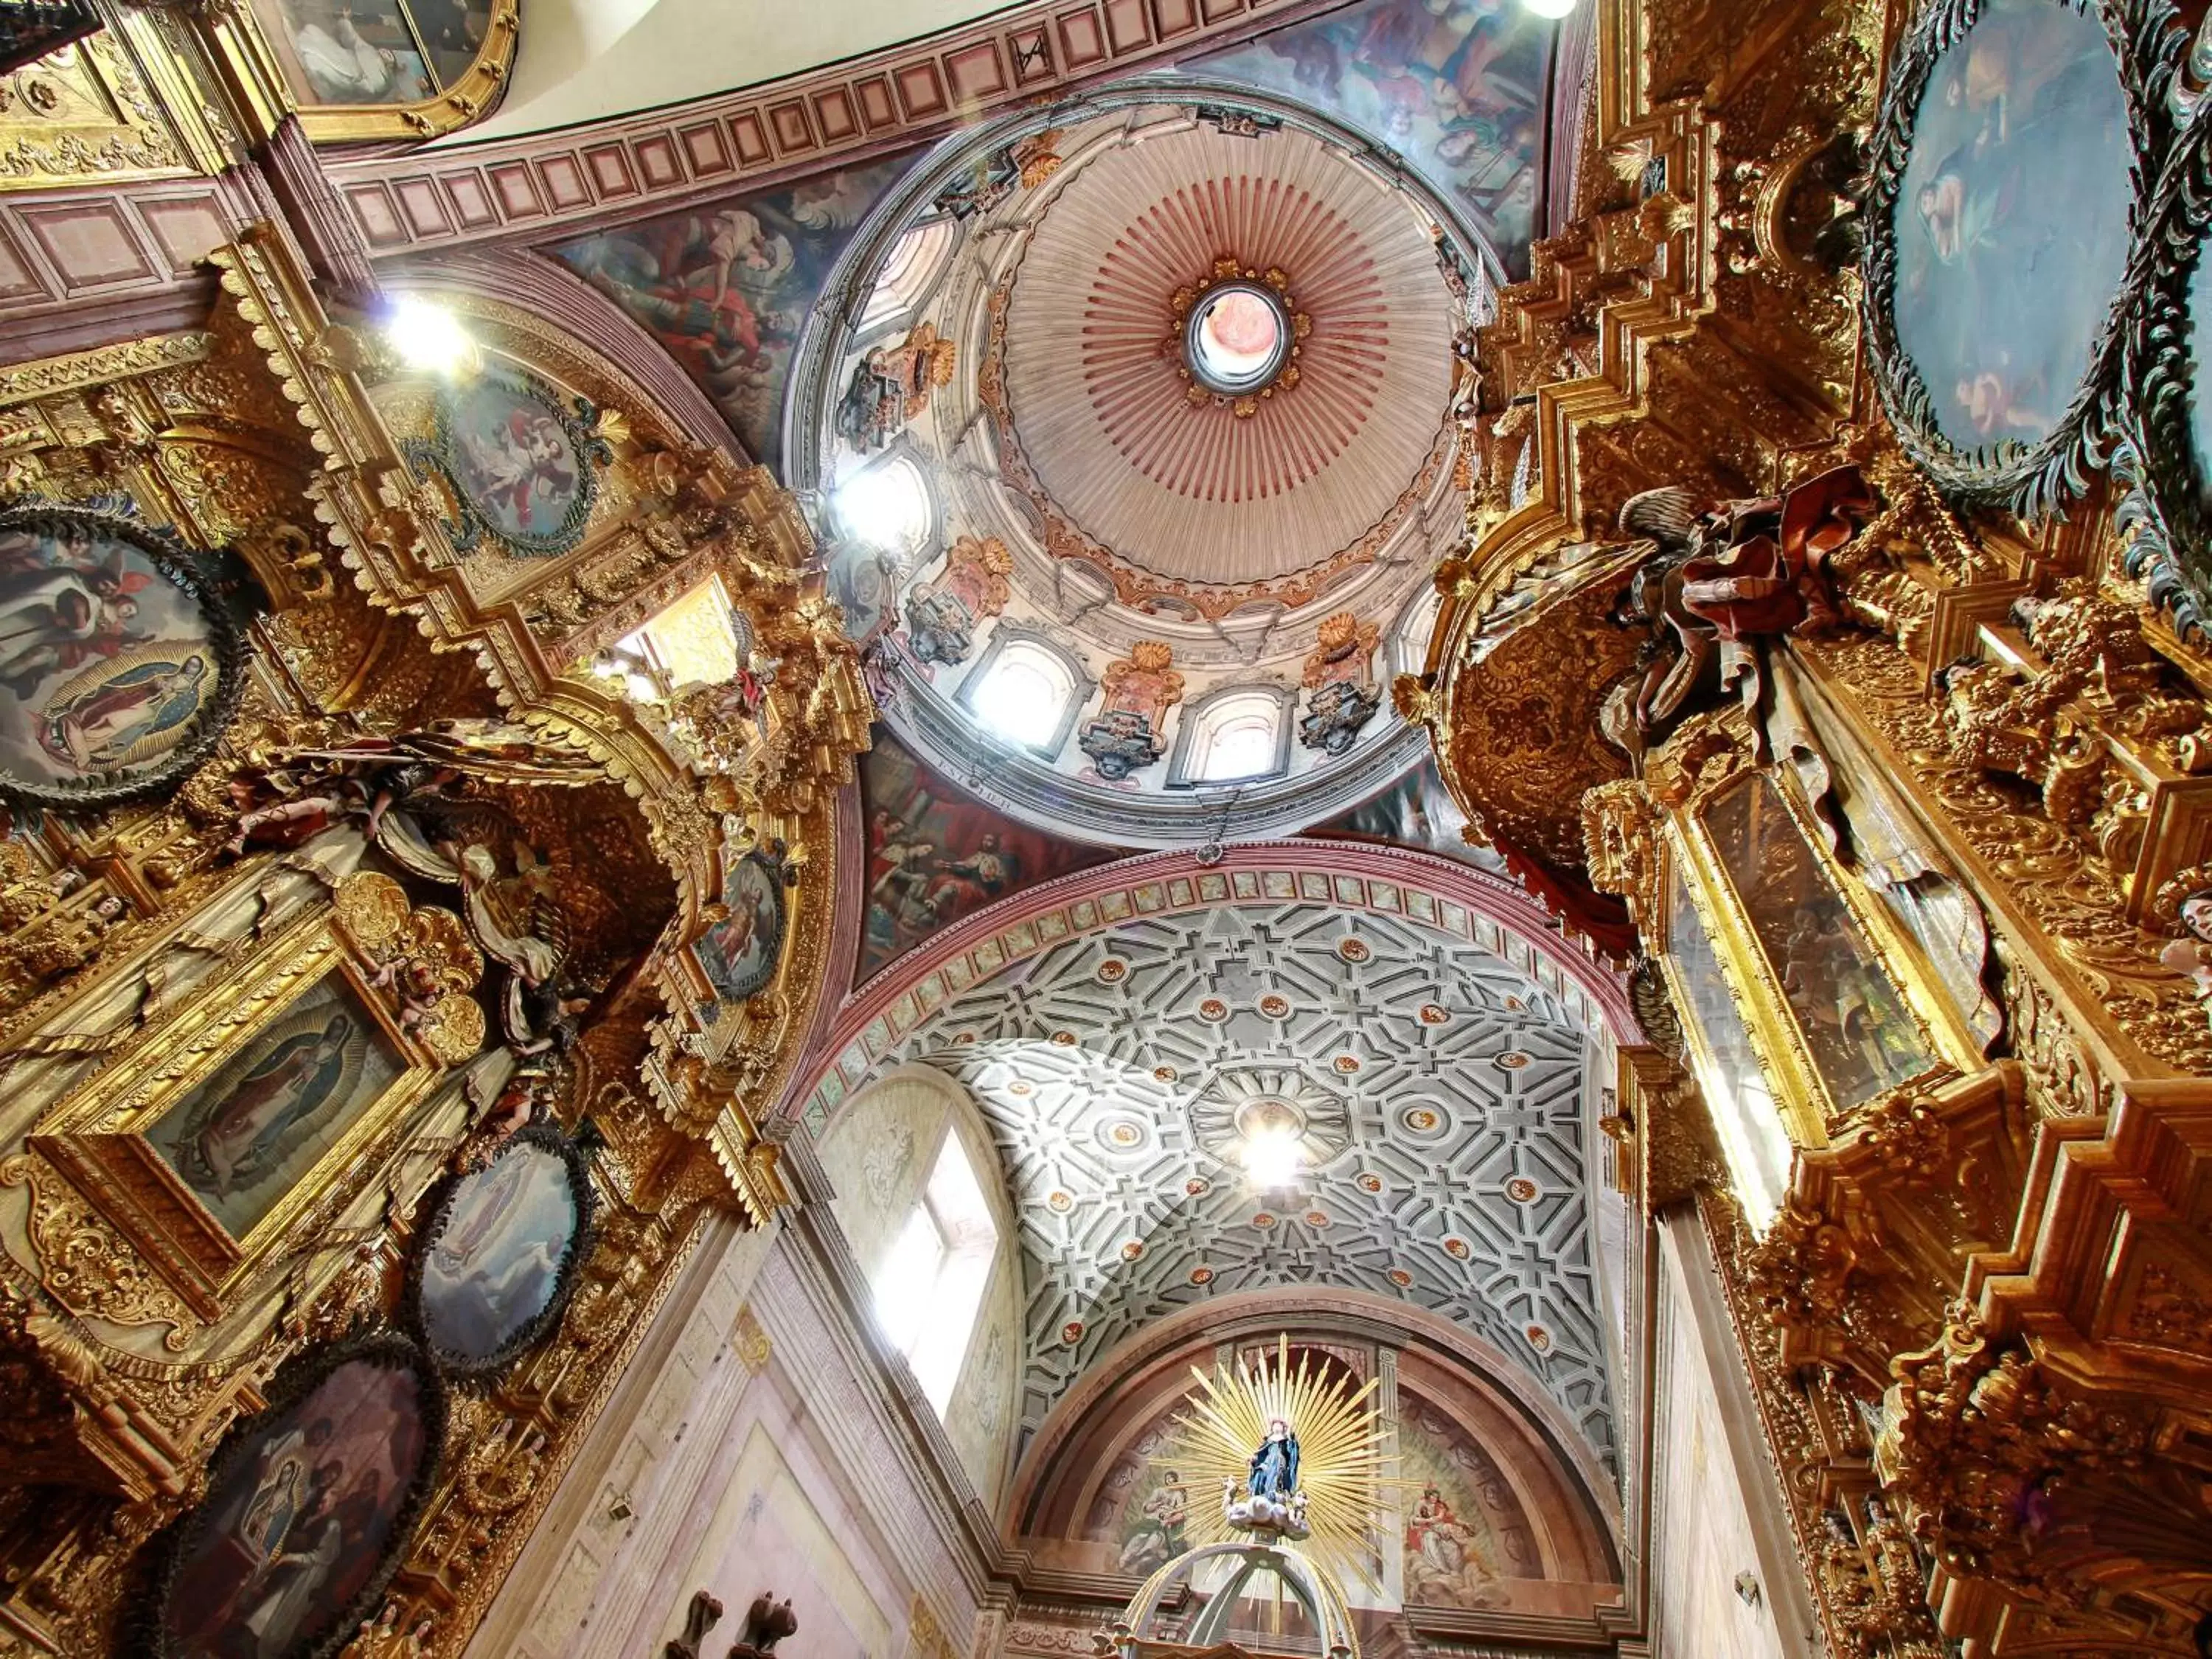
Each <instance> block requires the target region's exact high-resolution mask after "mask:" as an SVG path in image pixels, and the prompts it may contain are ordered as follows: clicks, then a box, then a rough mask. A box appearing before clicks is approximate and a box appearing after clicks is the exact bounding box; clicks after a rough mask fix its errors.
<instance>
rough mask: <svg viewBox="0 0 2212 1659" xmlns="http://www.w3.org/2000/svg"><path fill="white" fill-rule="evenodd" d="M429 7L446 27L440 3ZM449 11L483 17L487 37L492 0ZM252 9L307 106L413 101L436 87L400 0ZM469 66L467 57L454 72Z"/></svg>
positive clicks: (318, 1) (260, 2) (299, 0)
mask: <svg viewBox="0 0 2212 1659" xmlns="http://www.w3.org/2000/svg"><path fill="white" fill-rule="evenodd" d="M431 9H432V10H433V11H440V22H441V25H442V24H444V22H445V21H446V20H445V18H444V16H443V13H442V11H441V10H440V8H438V7H436V6H433V7H432V8H431ZM445 9H447V10H453V11H463V12H475V13H478V14H480V15H478V16H477V19H476V28H477V40H482V39H483V27H484V25H485V23H486V22H487V21H489V18H490V15H491V7H490V4H489V0H475V3H473V4H471V5H469V6H467V7H465V8H464V7H461V6H458V5H452V4H450V3H449V4H448V5H447V7H446V8H445ZM253 11H254V16H255V18H256V20H257V21H259V23H260V25H261V27H262V32H263V33H264V34H266V35H267V36H268V37H269V40H270V45H271V46H273V47H274V48H275V50H276V56H277V60H278V62H279V63H281V64H283V69H284V79H285V81H286V82H287V83H288V84H289V86H290V88H291V89H292V95H293V96H294V97H295V98H296V99H298V100H300V101H301V103H303V104H412V103H416V102H418V101H420V100H422V99H425V98H428V97H429V96H430V95H431V94H433V93H435V91H436V90H437V89H438V83H437V81H436V79H435V77H434V76H432V74H431V72H430V68H429V65H428V64H426V63H425V62H424V61H423V58H422V49H421V47H420V46H419V45H418V44H417V42H416V35H415V31H414V30H413V29H411V28H410V27H409V26H408V21H407V18H406V17H405V15H404V14H403V13H402V11H401V9H400V0H254V5H253ZM465 28H466V24H465V22H464V25H463V34H462V36H460V37H459V38H463V39H465ZM441 38H442V37H441ZM474 55H475V53H474V52H473V51H471V52H470V53H469V56H470V57H473V56H474ZM467 67H468V59H467V58H463V59H462V60H461V62H460V67H459V70H455V71H453V73H454V74H455V75H456V76H458V75H459V73H460V72H461V71H463V70H466V69H467Z"/></svg>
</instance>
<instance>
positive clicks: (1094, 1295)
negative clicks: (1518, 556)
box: [878, 902, 1613, 1456]
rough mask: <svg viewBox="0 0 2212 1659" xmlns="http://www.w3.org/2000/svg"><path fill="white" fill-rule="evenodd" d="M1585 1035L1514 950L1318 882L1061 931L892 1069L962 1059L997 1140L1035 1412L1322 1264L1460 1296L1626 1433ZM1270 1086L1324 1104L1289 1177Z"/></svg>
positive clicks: (902, 1051)
mask: <svg viewBox="0 0 2212 1659" xmlns="http://www.w3.org/2000/svg"><path fill="white" fill-rule="evenodd" d="M1583 1059H1584V1039H1583V1036H1582V1034H1581V1033H1580V1032H1579V1031H1578V1030H1577V1029H1576V1028H1575V1027H1574V1026H1573V1025H1572V1024H1570V1023H1569V1017H1568V1015H1567V1012H1566V1011H1565V1008H1564V1007H1563V1006H1561V1004H1560V1003H1559V1000H1557V999H1556V998H1554V997H1553V996H1552V995H1551V994H1548V993H1547V992H1546V991H1544V990H1543V989H1541V987H1538V986H1536V985H1535V984H1534V982H1532V981H1530V980H1528V978H1527V977H1526V976H1525V975H1522V973H1520V972H1519V971H1517V970H1516V969H1515V968H1513V967H1512V966H1510V964H1508V963H1505V962H1504V961H1502V960H1500V959H1499V958H1498V957H1494V956H1492V955H1490V954H1488V953H1487V952H1486V951H1480V950H1475V949H1470V948H1469V947H1468V944H1467V943H1466V941H1465V940H1464V939H1454V938H1453V937H1451V936H1450V935H1449V934H1447V933H1443V932H1441V931H1438V930H1435V929H1431V928H1430V927H1425V926H1423V925H1420V924H1418V923H1415V922H1413V921H1408V920H1405V919H1401V918H1398V917H1392V916H1384V915H1353V914H1350V913H1347V912H1345V911H1342V910H1339V909H1336V908H1333V907H1329V906H1327V905H1321V904H1312V903H1301V902H1284V903H1257V904H1245V905H1234V904H1231V905H1222V906H1218V907H1214V908H1202V909H1197V910H1191V911H1186V912H1182V913H1180V914H1177V915H1157V916H1152V917H1147V918H1144V919H1141V920H1137V921H1130V922H1127V923H1125V924H1122V925H1121V926H1118V927H1112V928H1109V929H1105V930H1102V931H1100V932H1097V933H1091V934H1088V935H1086V936H1084V937H1082V938H1079V939H1071V940H1067V941H1066V942H1064V943H1061V944H1059V945H1053V946H1050V947H1049V948H1048V949H1046V950H1043V951H1040V952H1038V953H1037V954H1036V955H1034V956H1031V957H1026V958H1024V960H1022V961H1020V962H1018V963H1014V964H1012V966H1010V967H1008V968H1007V969H1005V970H1004V971H1002V972H1000V973H999V974H996V975H992V976H990V977H988V978H986V979H982V980H980V981H975V982H974V983H971V984H970V985H969V986H968V987H967V988H965V989H964V990H963V991H961V992H960V993H958V994H956V995H954V996H952V997H951V998H950V999H949V1000H946V1001H945V1003H944V1004H943V1005H942V1006H939V1008H938V1009H937V1011H936V1012H934V1013H933V1014H932V1015H931V1016H929V1017H928V1018H927V1019H925V1020H924V1021H923V1022H921V1024H918V1025H916V1026H915V1028H914V1029H913V1030H911V1031H910V1032H909V1033H908V1035H907V1036H906V1037H905V1039H904V1040H903V1041H902V1042H898V1043H897V1044H896V1045H895V1046H893V1047H891V1048H888V1049H887V1050H886V1051H885V1052H884V1053H883V1054H881V1055H880V1056H879V1059H878V1066H879V1067H880V1068H888V1067H890V1066H896V1065H898V1064H902V1063H905V1062H908V1061H913V1060H921V1061H924V1062H927V1063H928V1064H931V1065H934V1066H939V1067H940V1068H942V1069H944V1070H945V1072H947V1073H949V1074H951V1075H952V1076H954V1077H957V1079H959V1080H960V1081H961V1082H962V1083H963V1084H964V1085H967V1087H968V1088H969V1090H970V1091H972V1092H973V1093H974V1095H975V1098H976V1099H977V1101H978V1102H979V1103H980V1104H981V1108H982V1110H983V1112H984V1115H985V1116H986V1118H987V1121H989V1122H990V1124H991V1126H992V1128H993V1132H994V1135H995V1136H996V1137H997V1139H998V1141H999V1145H1000V1152H1001V1154H1002V1156H1003V1158H1004V1159H1005V1163H1006V1171H1007V1176H1008V1180H1009V1182H1010V1185H1011V1187H1012V1192H1013V1194H1014V1197H1015V1201H1016V1204H1017V1206H1018V1210H1019V1212H1020V1215H1021V1224H1022V1246H1023V1250H1024V1282H1025V1286H1026V1294H1027V1299H1028V1309H1027V1314H1026V1320H1027V1325H1028V1346H1029V1353H1028V1358H1027V1363H1026V1367H1025V1370H1024V1379H1023V1391H1022V1405H1023V1421H1024V1426H1025V1428H1027V1429H1032V1430H1033V1429H1034V1428H1035V1427H1036V1425H1037V1424H1038V1423H1040V1422H1042V1419H1043V1418H1044V1416H1045V1414H1046V1413H1048V1411H1049V1410H1050V1409H1051V1407H1052V1405H1053V1403H1054V1401H1056V1400H1057V1399H1058V1398H1059V1397H1060V1395H1061V1394H1062V1393H1064V1392H1065V1390H1066V1389H1067V1388H1068V1387H1069V1386H1070V1384H1071V1383H1073V1381H1074V1380H1075V1379H1076V1378H1077V1377H1079V1376H1081V1375H1082V1374H1083V1373H1084V1372H1085V1370H1087V1369H1088V1368H1089V1367H1090V1366H1091V1364H1092V1363H1093V1362H1094V1361H1095V1360H1097V1358H1099V1356H1101V1355H1102V1354H1103V1353H1105V1352H1107V1351H1109V1349H1111V1348H1112V1347H1113V1346H1115V1344H1117V1343H1119V1342H1121V1340H1124V1339H1125V1338H1127V1337H1129V1336H1131V1335H1133V1334H1135V1333H1136V1332H1138V1331H1139V1330H1141V1329H1142V1328H1144V1327H1146V1325H1148V1324H1149V1323H1150V1322H1152V1321H1153V1320H1155V1319H1158V1318H1159V1317H1160V1316H1163V1315H1165V1314H1167V1313H1170V1312H1172V1311H1173V1310H1176V1309H1178V1308H1182V1307H1185V1306H1188V1305H1190V1304H1194V1303H1199V1302H1202V1301H1204V1300H1206V1298H1208V1297H1213V1296H1217V1295H1222V1294H1226V1293H1229V1292H1232V1291H1243V1290H1252V1289H1259V1288H1264V1287H1268V1286H1274V1285H1298V1284H1312V1283H1321V1284H1330V1285H1343V1286H1347V1287H1351V1288H1356V1289H1360V1290H1364V1291H1372V1292H1374V1293H1376V1294H1377V1295H1380V1296H1385V1297H1392V1298H1394V1299H1403V1300H1405V1301H1407V1302H1408V1303H1411V1304H1414V1305H1417V1306H1419V1307H1423V1308H1426V1309H1430V1310H1434V1311H1437V1312H1439V1313H1442V1314H1443V1315H1445V1316H1448V1317H1450V1318H1452V1319H1455V1320H1456V1321H1458V1322H1461V1323H1462V1324H1463V1325H1465V1326H1467V1327H1468V1328H1470V1329H1472V1330H1474V1331H1475V1332H1476V1333H1478V1334H1480V1335H1481V1336H1483V1337H1485V1338H1486V1339H1487V1340H1489V1341H1491V1342H1492V1343H1493V1344H1495V1345H1496V1346H1498V1348H1500V1349H1502V1350H1503V1351H1504V1352H1506V1353H1507V1354H1509V1355H1510V1356H1512V1357H1513V1358H1515V1359H1516V1360H1517V1361H1518V1362H1519V1363H1520V1364H1522V1365H1523V1366H1525V1367H1526V1368H1527V1370H1528V1371H1529V1373H1530V1374H1531V1375H1532V1376H1534V1377H1536V1378H1537V1379H1539V1380H1540V1381H1541V1383H1542V1384H1543V1385H1544V1386H1545V1387H1546V1388H1547V1389H1549V1391H1550V1392H1551V1393H1552V1395H1553V1397H1554V1398H1556V1399H1557V1400H1558V1401H1559V1404H1560V1405H1561V1407H1563V1408H1564V1409H1565V1412H1566V1413H1567V1415H1568V1416H1569V1418H1570V1419H1571V1420H1572V1421H1574V1422H1575V1423H1577V1425H1580V1426H1581V1428H1582V1430H1583V1432H1584V1434H1585V1435H1586V1436H1587V1437H1589V1441H1590V1443H1591V1444H1592V1445H1593V1446H1594V1447H1595V1449H1597V1450H1598V1451H1599V1452H1600V1453H1601V1455H1607V1456H1610V1455H1611V1451H1612V1443H1613V1407H1612V1402H1611V1400H1610V1397H1609V1393H1608V1388H1607V1379H1606V1370H1605V1358H1604V1347H1603V1339H1602V1336H1601V1330H1600V1326H1599V1316H1598V1313H1597V1303H1596V1289H1595V1267H1594V1264H1593V1261H1592V1255H1591V1237H1590V1236H1591V1216H1590V1209H1589V1200H1588V1198H1587V1196H1586V1188H1585V1184H1584V1176H1583V1097H1582V1084H1583ZM1263 1096H1264V1097H1273V1098H1275V1099H1279V1100H1284V1101H1287V1102H1289V1103H1291V1106H1292V1107H1293V1108H1294V1109H1295V1110H1296V1111H1297V1114H1298V1115H1299V1116H1300V1118H1301V1119H1302V1120H1303V1121H1304V1124H1305V1126H1306V1134H1305V1141H1306V1146H1307V1152H1308V1159H1307V1162H1308V1167H1307V1170H1306V1172H1305V1174H1304V1176H1303V1177H1302V1178H1301V1184H1300V1188H1299V1189H1298V1192H1297V1196H1296V1200H1295V1201H1294V1202H1288V1203H1282V1202H1279V1201H1278V1200H1273V1199H1269V1200H1262V1199H1261V1198H1260V1197H1258V1196H1256V1195H1255V1194H1254V1193H1253V1192H1252V1191H1250V1190H1249V1188H1248V1186H1247V1183H1246V1182H1245V1179H1244V1177H1243V1171H1242V1169H1241V1167H1240V1166H1239V1165H1238V1164H1236V1163H1234V1162H1232V1161H1231V1160H1232V1159H1234V1158H1235V1157H1236V1151H1235V1148H1236V1144H1237V1143H1236V1135H1237V1128H1236V1125H1237V1114H1238V1111H1239V1109H1241V1108H1242V1107H1243V1105H1244V1104H1246V1103H1248V1102H1249V1101H1251V1100H1253V1099H1254V1098H1255V1097H1263Z"/></svg>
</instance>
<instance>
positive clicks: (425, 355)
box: [384, 294, 477, 374]
mask: <svg viewBox="0 0 2212 1659" xmlns="http://www.w3.org/2000/svg"><path fill="white" fill-rule="evenodd" d="M384 337H385V338H386V340H387V341H389V342H390V343H391V345H392V349H393V350H394V351H396V352H398V354H399V358H400V361H401V362H404V363H405V364H406V365H407V366H408V367H409V368H414V369H419V370H421V371H422V373H424V374H466V373H468V372H470V371H471V370H472V369H474V368H476V366H477V343H476V342H475V340H473V339H471V337H470V336H469V331H468V330H466V329H465V328H463V327H462V326H461V320H460V319H459V318H458V317H456V316H454V315H453V313H452V312H451V311H449V310H447V308H446V307H444V306H441V305H435V304H433V303H432V302H431V301H428V300H418V299H416V297H415V296H414V295H411V294H402V295H398V296H397V297H396V298H394V299H393V301H392V308H391V309H390V310H389V311H388V312H387V313H386V314H385V319H384Z"/></svg>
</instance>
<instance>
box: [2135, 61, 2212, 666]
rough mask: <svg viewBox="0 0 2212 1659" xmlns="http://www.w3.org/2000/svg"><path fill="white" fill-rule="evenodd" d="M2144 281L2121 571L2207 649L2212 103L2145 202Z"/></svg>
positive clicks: (2211, 613)
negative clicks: (2129, 531) (2131, 525)
mask: <svg viewBox="0 0 2212 1659" xmlns="http://www.w3.org/2000/svg"><path fill="white" fill-rule="evenodd" d="M2150 223H2151V228H2150V235H2149V237H2148V240H2147V242H2146V246H2147V248H2148V256H2147V258H2148V263H2149V264H2150V267H2151V268H2150V269H2149V270H2148V271H2147V272H2146V283H2145V287H2144V291H2143V294H2142V301H2141V303H2140V304H2139V305H2138V307H2137V308H2136V315H2135V319H2134V323H2133V325H2132V326H2131V327H2130V330H2129V331H2128V362H2127V379H2126V382H2125V384H2126V391H2127V402H2126V406H2125V408H2124V410H2123V418H2124V421H2125V422H2126V423H2127V426H2128V435H2129V448H2130V451H2131V452H2132V453H2124V454H2123V457H2122V462H2121V465H2122V467H2123V469H2124V471H2126V472H2127V473H2128V474H2129V475H2130V481H2131V482H2132V483H2133V484H2134V486H2135V489H2134V494H2133V496H2132V497H2131V499H2130V501H2128V502H2127V503H2126V504H2124V506H2123V507H2122V509H2121V515H2120V516H2121V517H2122V519H2123V520H2126V519H2129V518H2133V519H2134V520H2136V525H2137V528H2136V535H2135V537H2134V538H2133V539H2132V540H2130V542H2129V543H2128V544H2127V548H2126V550H2125V553H2124V562H2125V567H2126V569H2127V572H2128V574H2130V575H2131V576H2135V577H2136V578H2138V579H2140V580H2142V582H2143V583H2144V584H2145V586H2146V588H2147V589H2148V597H2149V599H2150V600H2151V603H2152V604H2154V605H2157V606H2159V607H2160V609H2162V610H2164V611H2166V612H2168V613H2169V614H2170V615H2171V616H2172V619H2173V625H2174V628H2175V629H2176V630H2177V631H2178V632H2179V633H2180V634H2181V635H2183V636H2184V637H2185V638H2187V637H2194V638H2195V639H2197V641H2203V640H2205V639H2207V638H2212V379H2208V378H2206V377H2207V376H2208V375H2212V258H2206V257H2205V256H2206V253H2207V252H2208V245H2212V100H2208V101H2206V102H2204V103H2203V104H2200V105H2199V106H2197V114H2196V117H2195V118H2194V119H2193V120H2192V121H2191V124H2190V127H2189V130H2188V131H2187V132H2186V133H2185V134H2184V135H2183V137H2182V138H2181V139H2180V141H2179V143H2177V144H2176V145H2175V147H2174V152H2173V156H2172V161H2170V162H2169V163H2168V164H2167V167H2166V173H2165V176H2164V177H2162V178H2161V179H2160V180H2159V186H2158V190H2157V192H2156V194H2155V196H2154V198H2153V203H2152V207H2151V216H2150Z"/></svg>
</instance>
